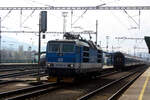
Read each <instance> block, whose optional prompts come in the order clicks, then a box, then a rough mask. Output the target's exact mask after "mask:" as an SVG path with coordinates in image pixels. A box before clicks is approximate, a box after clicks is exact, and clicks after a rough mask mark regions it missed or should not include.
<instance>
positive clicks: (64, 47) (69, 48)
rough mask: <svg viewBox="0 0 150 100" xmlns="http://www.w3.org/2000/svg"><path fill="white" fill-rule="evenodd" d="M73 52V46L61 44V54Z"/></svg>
mask: <svg viewBox="0 0 150 100" xmlns="http://www.w3.org/2000/svg"><path fill="white" fill-rule="evenodd" d="M73 51H74V45H73V44H70V43H68V44H63V45H62V52H73Z"/></svg>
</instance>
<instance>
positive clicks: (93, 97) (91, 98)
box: [77, 69, 145, 100]
mask: <svg viewBox="0 0 150 100" xmlns="http://www.w3.org/2000/svg"><path fill="white" fill-rule="evenodd" d="M144 71H145V69H143V70H142V71H141V70H137V71H135V72H132V73H130V74H128V75H125V76H123V77H121V78H119V79H117V80H115V81H112V82H110V83H108V84H106V85H104V86H102V87H100V88H98V89H95V90H93V91H91V92H89V93H87V94H85V95H83V96H81V97H79V98H78V99H77V100H99V99H98V98H101V100H106V98H107V100H116V99H117V98H118V96H119V95H120V94H122V93H123V91H124V90H125V89H127V87H128V86H129V85H131V84H132V83H133V82H134V81H135V80H136V79H137V78H138V77H139V76H140V75H141V74H142V73H143V72H144ZM131 76H135V77H134V78H133V79H131V80H130V81H129V82H127V83H126V84H124V85H123V86H122V87H120V89H118V90H116V91H115V92H114V93H112V95H111V96H110V97H109V96H108V95H110V94H109V93H110V90H112V91H113V90H114V89H113V88H112V87H116V86H114V84H117V83H120V82H123V80H125V79H127V78H129V77H131ZM118 87H119V86H118ZM112 91H111V92H112ZM106 92H107V93H106ZM103 96H105V97H103ZM106 96H108V97H106Z"/></svg>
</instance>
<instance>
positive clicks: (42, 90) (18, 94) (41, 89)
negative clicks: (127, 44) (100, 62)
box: [0, 68, 142, 100]
mask: <svg viewBox="0 0 150 100" xmlns="http://www.w3.org/2000/svg"><path fill="white" fill-rule="evenodd" d="M139 69H140V68H139ZM131 72H132V73H131ZM131 72H130V75H126V74H124V75H126V76H124V77H123V78H119V79H117V80H115V81H116V82H117V81H119V80H124V79H126V78H127V77H130V76H132V75H135V74H136V73H138V72H140V74H141V73H142V72H141V70H140V71H139V70H137V71H136V72H133V71H131ZM115 73H116V74H119V73H121V72H112V73H105V74H103V75H104V76H103V77H105V76H106V77H107V76H108V77H110V76H112V75H114V74H115ZM116 76H119V75H116ZM98 80H99V79H98ZM103 80H105V78H102V79H100V82H103ZM90 81H91V80H90ZM96 81H97V80H94V82H92V83H93V86H95V85H97V84H99V83H96V84H95V82H96ZM115 81H112V80H110V81H107V82H104V83H102V84H101V85H100V86H99V87H100V88H101V89H98V92H100V91H103V90H105V89H106V88H108V87H110V86H112V85H113V84H115ZM87 84H89V86H90V84H91V83H87V82H84V81H83V83H82V82H81V83H79V84H76V83H75V84H71V85H64V86H62V85H58V84H56V83H50V84H42V85H44V86H42V85H37V86H33V87H29V88H24V89H19V90H14V91H9V92H3V93H0V100H1V97H2V100H5V99H7V100H24V99H29V98H36V100H49V98H48V99H45V98H44V99H40V98H39V96H40V97H41V96H43V95H46V94H50V95H53V96H54V97H58V96H59V92H60V91H61V90H63V92H64V91H68V89H69V91H70V90H71V91H74V90H73V87H74V88H75V91H76V90H78V88H79V89H81V87H83V86H85V87H87V88H89V87H88V85H87ZM94 84H95V85H94ZM108 84H112V85H108ZM130 84H131V83H130ZM78 85H79V87H78ZM104 85H105V86H104ZM102 88H103V89H102ZM83 89H85V90H84V91H87V92H83V93H81V94H79V95H78V96H75V97H74V96H73V98H70V99H72V100H75V99H77V98H78V99H77V100H87V99H89V98H88V97H86V98H84V99H82V98H83V97H80V96H82V95H84V94H85V93H88V92H89V91H90V92H91V90H88V89H86V88H83ZM90 89H92V87H91V86H90ZM92 90H93V89H92ZM106 90H107V89H106ZM123 90H124V89H123ZM54 91H55V92H54ZM80 91H81V90H80ZM95 91H97V90H95ZM109 91H110V90H109ZM120 91H122V90H120ZM101 93H103V92H101ZM119 93H120V92H119ZM61 94H62V92H61ZM69 94H70V93H69ZM69 94H68V93H67V94H66V97H65V98H62V99H55V100H70V99H66V98H67V96H68V95H69ZM88 94H90V95H91V96H89V97H90V99H92V98H93V96H95V94H97V92H94V94H92V93H88ZM116 95H117V96H116ZM111 96H112V97H111ZM44 97H46V96H44ZM63 97H64V96H63ZM79 97H80V98H79ZM110 97H111V98H112V99H111V98H110V99H109V100H113V98H116V97H118V93H117V92H115V93H114V94H112V95H110ZM50 98H51V96H50ZM59 98H60V97H59ZM108 98H109V97H108ZM51 99H52V100H53V97H52V98H51ZM97 100H99V99H97ZM105 100H106V99H105Z"/></svg>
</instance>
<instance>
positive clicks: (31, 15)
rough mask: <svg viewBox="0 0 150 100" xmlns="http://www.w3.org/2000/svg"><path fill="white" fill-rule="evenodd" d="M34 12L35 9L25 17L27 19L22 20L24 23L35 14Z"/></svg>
mask: <svg viewBox="0 0 150 100" xmlns="http://www.w3.org/2000/svg"><path fill="white" fill-rule="evenodd" d="M34 12H35V10H33V11H32V12H31V13H30V15H29V16H27V17H26V18H25V20H24V21H23V22H22V24H24V23H25V22H26V21H27V20H28V19H29V18H30V17H32V15H33V14H34Z"/></svg>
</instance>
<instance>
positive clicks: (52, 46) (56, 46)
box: [48, 43, 60, 52]
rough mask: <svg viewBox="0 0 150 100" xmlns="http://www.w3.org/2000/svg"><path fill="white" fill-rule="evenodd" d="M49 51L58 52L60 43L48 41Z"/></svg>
mask: <svg viewBox="0 0 150 100" xmlns="http://www.w3.org/2000/svg"><path fill="white" fill-rule="evenodd" d="M48 51H49V52H59V51H60V44H58V43H50V44H49V45H48Z"/></svg>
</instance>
